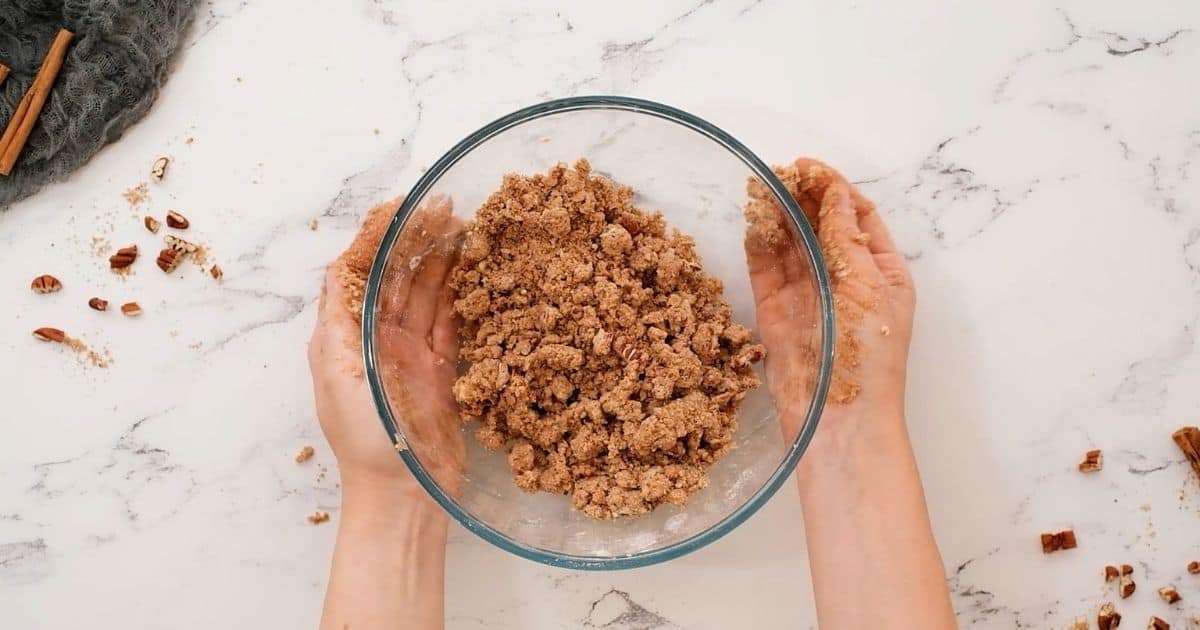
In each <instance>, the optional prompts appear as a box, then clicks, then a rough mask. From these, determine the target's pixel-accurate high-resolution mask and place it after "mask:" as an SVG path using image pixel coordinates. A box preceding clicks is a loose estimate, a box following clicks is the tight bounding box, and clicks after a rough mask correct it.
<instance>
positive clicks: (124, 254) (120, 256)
mask: <svg viewBox="0 0 1200 630" xmlns="http://www.w3.org/2000/svg"><path fill="white" fill-rule="evenodd" d="M137 256H138V248H137V245H130V246H129V247H122V248H121V249H118V250H117V253H115V254H113V255H112V256H109V257H108V266H109V267H111V268H112V269H124V268H126V267H128V266H129V265H132V264H133V261H135V260H137Z"/></svg>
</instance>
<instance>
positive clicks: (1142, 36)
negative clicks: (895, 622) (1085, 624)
mask: <svg viewBox="0 0 1200 630" xmlns="http://www.w3.org/2000/svg"><path fill="white" fill-rule="evenodd" d="M1198 67H1200V5H1196V4H1194V3H1190V4H1189V3H1178V2H1168V1H1167V0H1153V1H1150V2H1144V3H1127V2H1126V3H1122V2H1115V1H1113V2H1109V1H1105V2H1083V1H1082V0H1079V1H1075V0H1071V1H1064V2H1060V3H1057V4H1050V5H1048V4H1046V3H1043V2H1036V1H1034V0H1022V1H1018V2H1009V3H1004V4H1002V5H989V4H987V3H953V2H947V1H944V0H918V1H917V2H909V3H904V4H903V5H896V6H890V5H879V4H878V3H819V2H810V1H804V2H786V1H784V0H702V1H697V0H666V1H663V2H654V3H644V2H634V1H632V0H617V1H615V2H608V3H599V4H597V3H593V4H592V5H584V4H573V3H559V4H558V5H556V6H555V7H554V8H553V9H549V8H547V7H544V6H534V5H531V4H529V3H522V2H517V1H515V0H501V1H497V2H487V3H475V4H473V5H472V8H471V11H468V12H464V11H462V10H461V7H459V6H457V5H454V4H453V3H452V4H449V5H442V4H440V3H414V2H403V1H401V0H346V1H344V2H335V3H331V2H320V1H319V0H293V1H291V2H283V1H282V0H254V1H250V0H203V1H202V2H201V6H200V10H199V12H198V14H197V19H196V23H195V25H194V27H193V29H192V32H191V34H190V41H189V43H188V44H187V47H186V50H185V51H184V53H183V54H182V55H181V56H180V58H179V60H178V62H177V64H176V67H175V72H174V75H173V76H172V77H171V79H170V81H169V82H168V83H167V85H166V87H165V89H164V90H163V92H162V96H161V98H160V100H159V102H158V103H157V105H156V106H155V108H154V109H153V110H152V111H151V112H150V114H149V115H148V116H147V117H146V118H145V120H143V121H142V122H141V123H139V124H138V125H136V126H135V127H134V128H132V129H131V130H129V132H127V133H126V134H125V137H124V138H122V139H121V140H120V141H118V142H117V143H115V144H114V145H112V146H111V147H109V148H108V149H106V150H104V151H103V152H101V153H100V154H99V155H98V156H97V157H96V158H95V159H94V160H93V161H92V162H91V163H90V164H89V165H88V166H86V167H85V168H84V169H82V170H80V171H79V172H77V173H76V174H74V175H73V176H72V177H71V178H70V179H69V180H68V181H66V182H63V183H60V184H57V185H54V186H52V187H50V188H48V189H46V190H45V191H43V192H41V193H40V194H38V195H36V196H35V197H33V198H31V199H29V200H27V201H25V202H22V203H21V204H19V205H17V206H15V207H12V208H10V209H8V210H6V211H4V212H2V213H0V256H2V257H3V261H4V264H3V265H0V286H4V287H8V293H6V295H7V296H8V300H7V301H6V303H5V304H6V308H3V309H0V356H3V357H4V360H3V363H2V364H0V365H3V366H4V368H5V369H4V374H5V379H4V384H3V385H0V398H2V399H3V400H4V403H5V404H4V407H3V409H2V410H0V434H2V435H3V436H4V439H3V440H0V611H3V612H0V617H2V618H3V622H2V623H0V625H3V627H5V628H20V629H24V628H76V627H83V626H85V625H86V626H87V627H101V628H109V627H113V628H116V627H120V628H134V629H137V628H155V629H157V628H208V627H311V626H313V625H314V624H315V620H316V619H317V616H318V614H319V609H320V600H321V594H322V592H323V589H324V580H325V576H326V571H327V568H328V558H329V555H330V552H331V550H332V544H333V535H334V532H335V525H336V522H337V519H338V516H339V515H338V513H337V507H338V492H339V485H338V479H337V474H336V466H335V463H334V461H333V460H332V457H331V455H330V453H329V450H328V448H327V447H326V446H325V445H324V442H323V440H322V439H321V436H320V430H319V428H318V427H317V424H316V420H315V418H314V416H313V408H312V402H311V392H310V384H309V376H308V373H307V368H306V366H305V355H304V352H305V343H306V341H307V338H308V334H309V332H310V328H311V326H312V324H313V320H314V315H315V307H316V301H317V298H318V292H319V282H320V279H321V276H322V272H323V268H324V265H325V263H326V262H327V261H329V260H330V259H332V258H333V257H334V256H335V255H336V254H337V253H338V252H339V251H340V249H341V248H342V247H343V246H344V245H345V244H346V243H347V241H348V240H349V238H350V235H351V234H352V233H353V231H354V229H355V227H356V225H357V223H358V221H359V220H360V219H361V217H362V216H363V214H364V213H365V212H366V210H367V209H369V208H370V207H371V206H372V205H374V204H375V203H377V202H379V201H382V200H385V199H389V198H393V197H395V196H397V195H401V194H403V193H404V192H405V191H406V190H407V189H408V188H409V187H410V186H411V185H412V184H413V183H414V182H415V181H416V179H417V177H418V176H419V175H420V174H421V173H422V172H423V169H425V168H427V167H428V166H429V165H430V164H432V163H433V162H434V161H435V160H436V159H437V158H438V157H439V156H440V155H441V154H442V152H444V151H445V150H446V149H447V148H448V147H449V146H451V145H452V144H453V143H454V142H457V141H458V140H459V139H461V138H462V137H463V136H465V135H466V134H467V133H469V132H471V131H473V130H474V129H476V128H478V127H479V126H481V125H482V124H484V123H486V122H488V121H490V120H492V119H494V118H495V117H497V116H500V115H502V114H505V113H507V112H509V111H512V110H514V109H516V108H518V107H522V106H525V105H528V104H531V103H533V102H536V101H540V100H544V99H547V98H554V97H561V96H570V95H578V94H589V93H617V94H627V95H633V96H640V97H645V98H651V99H656V100H661V101H664V102H667V103H670V104H672V105H675V106H678V107H681V108H683V109H686V110H689V111H692V112H694V113H696V114H697V115H700V116H703V117H705V118H707V119H709V120H710V121H712V122H713V123H715V124H717V125H719V126H722V127H724V128H726V129H727V130H729V131H730V132H731V133H733V134H734V135H735V136H737V137H738V138H739V139H741V140H742V141H744V142H745V143H746V144H747V145H748V146H750V147H751V148H752V149H754V150H755V151H757V152H758V153H759V154H760V155H761V156H762V157H763V158H764V159H766V160H767V161H769V162H781V161H785V160H788V159H790V158H792V157H794V156H796V155H800V154H809V155H815V156H819V157H822V158H824V159H826V160H827V161H829V162H831V163H833V164H835V165H837V166H839V167H840V168H842V169H843V170H845V171H846V173H847V174H848V175H849V176H850V177H851V178H852V179H854V180H855V181H856V182H857V183H858V184H859V185H860V186H861V187H862V189H863V190H864V191H865V192H866V193H867V194H869V195H870V196H871V197H872V198H874V199H875V200H876V202H877V203H878V205H879V208H880V210H881V212H883V213H884V214H885V215H886V216H887V219H888V222H889V224H890V225H891V227H892V230H893V232H894V234H895V236H896V239H897V241H898V242H899V243H900V245H901V247H902V249H903V250H904V252H905V254H906V256H907V257H908V259H909V260H910V263H911V265H912V268H913V272H914V274H915V276H916V279H917V283H918V289H919V294H920V299H919V303H920V304H919V307H918V326H917V333H916V339H915V343H914V348H913V355H912V359H911V374H910V385H909V394H910V396H909V406H908V407H909V408H908V411H909V420H910V427H911V432H912V434H913V440H914V443H915V445H916V450H917V455H918V459H919V461H920V465H921V470H922V474H923V477H924V481H925V485H926V488H927V492H928V497H929V504H930V510H931V516H932V519H933V522H934V527H935V529H936V532H937V534H938V538H939V541H940V543H941V547H942V552H943V556H944V560H945V563H946V572H947V577H948V583H949V586H950V589H951V592H952V593H953V599H954V604H955V607H956V609H957V611H958V614H959V622H960V625H961V626H962V627H963V628H971V629H972V630H1009V629H1011V628H1036V629H1044V628H1065V627H1066V626H1067V624H1068V623H1069V621H1070V620H1072V619H1074V618H1075V617H1076V616H1080V615H1086V616H1089V617H1091V616H1094V614H1095V611H1096V608H1097V607H1098V606H1099V604H1100V603H1101V602H1102V601H1106V600H1110V599H1114V594H1113V593H1112V592H1111V590H1108V589H1106V587H1105V585H1104V583H1103V581H1102V580H1101V569H1102V567H1103V566H1104V565H1105V564H1110V563H1129V564H1132V565H1134V566H1135V567H1137V573H1138V575H1139V576H1140V577H1141V579H1140V580H1139V581H1138V583H1139V588H1138V590H1139V593H1138V595H1136V596H1135V597H1134V598H1131V599H1130V600H1124V601H1119V602H1118V608H1119V609H1120V610H1121V612H1122V614H1124V615H1126V619H1127V620H1129V623H1131V624H1133V625H1134V626H1136V627H1140V626H1139V625H1138V624H1141V623H1144V620H1145V619H1147V618H1148V617H1149V615H1151V614H1158V615H1160V616H1162V615H1166V617H1165V618H1167V620H1168V621H1170V622H1172V624H1179V625H1182V624H1183V620H1184V615H1185V613H1194V612H1197V611H1200V607H1198V605H1197V603H1196V602H1200V583H1198V582H1196V580H1195V579H1194V577H1192V576H1188V575H1186V573H1185V571H1184V566H1185V564H1186V561H1187V560H1188V559H1192V558H1196V559H1200V538H1198V537H1197V532H1198V531H1200V527H1198V524H1200V484H1197V483H1196V481H1195V480H1194V479H1192V478H1191V475H1190V470H1189V468H1188V466H1187V465H1186V464H1185V463H1184V462H1183V460H1182V457H1181V456H1180V455H1179V453H1178V452H1177V450H1175V448H1174V446H1173V445H1172V443H1171V441H1170V439H1169V434H1170V432H1171V431H1172V430H1173V429H1175V428H1177V427H1178V426H1181V425H1184V424H1197V423H1200V394H1198V393H1197V392H1198V391H1200V390H1197V388H1196V386H1195V383H1196V382H1197V379H1198V378H1200V354H1198V353H1197V352H1196V332H1195V331H1196V327H1197V325H1198V321H1200V245H1198V243H1200V206H1198V205H1197V201H1196V200H1197V199H1200V159H1198V157H1200V110H1198V109H1197V108H1196V107H1195V104H1196V103H1197V102H1198V101H1200V84H1198V83H1197V81H1196V78H1195V74H1196V72H1195V71H1196V68H1198ZM159 155H170V156H172V158H173V162H172V166H171V169H170V171H169V173H168V177H167V179H166V180H165V181H164V182H162V183H161V184H154V183H151V185H150V188H149V190H150V199H149V201H148V202H146V203H145V204H144V205H142V206H140V207H130V205H129V204H128V203H127V202H126V201H125V200H124V199H123V198H122V193H123V192H124V191H125V190H126V189H128V188H129V187H131V186H133V185H135V184H137V183H139V182H143V181H146V180H147V179H148V175H147V172H148V169H149V167H150V164H151V163H152V162H153V160H154V159H155V158H156V157H157V156H159ZM172 208H173V209H177V210H179V211H181V212H183V213H184V214H185V215H186V216H188V217H189V218H190V219H191V220H192V223H193V229H192V232H191V233H192V236H193V237H194V238H195V239H197V240H199V241H201V242H204V243H205V244H207V245H208V246H209V248H210V249H211V252H212V257H213V259H214V260H215V261H216V262H218V263H219V264H221V266H222V267H223V268H224V270H225V279H224V281H223V282H221V283H216V282H214V281H212V279H211V278H209V277H208V276H207V275H205V274H204V270H203V269H199V268H194V267H190V266H185V267H184V268H183V272H182V273H179V274H176V275H175V276H173V277H167V276H164V275H162V274H160V273H159V272H158V270H157V269H154V268H153V266H152V265H145V266H143V267H140V268H138V269H137V271H136V273H135V274H134V275H132V276H130V277H128V278H118V277H115V276H113V275H112V274H111V273H109V272H108V270H107V269H106V264H105V256H107V254H104V255H97V254H96V253H95V252H93V241H94V240H99V241H101V242H107V243H108V244H109V245H110V247H119V246H122V245H124V244H127V243H133V242H136V243H139V244H140V245H142V246H143V249H144V250H150V249H151V247H152V246H153V245H154V243H155V242H156V239H155V238H153V237H150V236H149V235H148V234H147V233H146V232H145V230H144V229H143V228H142V227H141V224H140V217H141V216H142V215H143V214H147V213H154V214H157V215H162V214H164V213H165V211H166V210H167V209H172ZM314 220H315V222H316V223H315V225H316V229H315V230H313V229H310V222H312V221H314ZM101 249H103V248H101ZM143 262H146V261H143ZM41 273H53V274H55V275H56V276H58V277H59V278H60V279H62V280H63V281H64V284H65V289H64V290H63V291H62V292H60V293H58V294H53V295H50V296H34V295H32V294H31V293H30V292H29V291H27V290H26V289H25V287H27V286H28V284H29V280H30V279H31V278H32V277H33V276H35V275H38V274H41ZM92 295H102V296H105V297H106V298H108V299H109V300H110V302H111V303H114V304H120V303H121V302H123V301H128V300H138V301H140V302H141V304H142V305H143V308H144V309H145V311H146V312H145V314H144V315H143V316H142V317H141V318H139V319H138V320H129V319H125V318H122V317H121V316H120V314H119V313H113V312H109V313H106V314H99V313H95V312H92V311H90V310H88V309H87V308H86V305H85V304H86V301H87V298H89V297H91V296H92ZM47 325H53V326H58V327H61V328H64V329H66V330H68V331H69V332H71V333H72V334H73V335H75V336H78V337H80V338H82V339H84V340H85V341H87V342H88V343H89V344H91V345H92V346H93V347H95V348H97V349H100V350H107V351H109V352H110V353H111V355H112V358H113V365H112V366H111V367H109V368H106V369H100V368H95V367H92V366H90V365H87V364H86V363H85V364H80V363H79V362H77V361H76V358H75V357H74V356H72V355H71V354H70V353H68V352H65V351H62V349H59V348H55V347H51V346H47V345H45V344H41V343H39V342H37V341H36V340H34V339H32V337H31V336H30V335H29V332H30V331H31V330H32V329H34V328H37V327H39V326H47ZM304 444H312V445H314V446H315V447H316V449H317V455H316V457H314V459H313V460H311V461H310V462H308V463H306V464H304V465H297V464H296V463H294V462H293V460H292V457H293V455H294V454H295V452H296V451H297V450H298V449H299V448H300V446H302V445H304ZM1090 448H1101V449H1103V450H1104V452H1105V469H1104V470H1103V471H1102V472H1101V473H1098V474H1095V475H1087V476H1085V475H1081V474H1079V473H1078V472H1077V471H1076V470H1075V464H1076V463H1077V462H1078V461H1079V459H1080V458H1081V457H1082V454H1083V452H1084V451H1086V450H1087V449H1090ZM315 510H322V511H329V512H330V513H331V514H332V515H333V522H332V523H330V524H326V525H322V526H312V525H310V524H309V523H308V522H307V521H305V518H304V517H305V516H306V515H307V514H310V513H312V512H313V511H315ZM1067 526H1071V527H1074V528H1075V530H1076V532H1077V534H1078V536H1079V541H1080V546H1079V548H1078V549H1076V550H1072V551H1070V552H1064V553H1058V554H1054V555H1052V556H1043V555H1042V553H1041V550H1040V547H1039V545H1038V542H1037V536H1038V534H1039V533H1040V532H1042V531H1048V530H1054V529H1058V528H1062V527H1067ZM448 574H449V578H448V581H447V626H448V627H449V628H451V629H456V630H457V629H471V628H489V629H505V628H514V629H515V628H521V629H523V630H524V629H542V628H546V629H558V628H568V629H576V628H605V629H609V630H635V629H636V630H652V629H655V630H657V629H666V628H672V629H673V628H687V629H710V628H711V629H724V628H732V627H737V628H765V629H774V628H801V629H803V628H815V627H816V619H815V615H814V613H813V608H812V602H811V597H810V596H809V595H808V594H809V593H810V592H811V584H810V578H809V575H808V569H807V561H806V552H805V549H804V545H803V527H802V525H801V522H800V509H799V506H798V505H797V501H796V498H795V495H794V493H793V492H792V491H791V489H790V488H787V487H785V489H784V490H783V491H781V492H780V493H779V495H778V496H777V497H776V498H775V499H773V500H772V501H771V502H770V503H769V504H768V505H767V506H766V507H764V509H763V510H762V511H761V512H760V513H759V514H758V515H756V516H755V517H754V518H752V519H751V520H750V521H749V522H747V523H746V524H745V525H743V526H742V527H741V528H739V529H738V530H737V531H735V532H733V533H732V534H730V535H729V536H727V537H726V538H724V539H723V540H721V541H718V542H717V543H715V544H713V545H711V546H710V547H708V548H706V549H703V550H701V551H699V552H696V553H694V554H691V555H689V556H686V557H684V558H681V559H678V560H676V561H673V562H671V563H669V564H666V565H659V566H655V567H650V568H646V569H640V570H635V571H626V572H620V573H603V574H595V573H575V572H569V571H563V570H558V569H551V568H547V567H543V566H540V565H536V564H533V563H530V562H526V561H523V560H520V559H517V558H515V557H512V556H509V555H507V554H505V553H503V552H500V551H498V550H496V549H494V548H491V547H490V546H488V545H487V544H486V543H484V542H483V541H481V540H479V539H478V538H476V537H475V536H473V535H471V534H469V533H467V532H466V531H464V530H462V529H461V528H458V527H454V528H453V529H452V531H451V536H450V543H449V555H448ZM1167 583H1173V584H1176V585H1177V586H1178V587H1179V589H1180V592H1181V593H1182V594H1183V596H1184V601H1183V602H1182V603H1181V605H1180V606H1179V607H1177V608H1176V609H1171V610H1167V609H1165V607H1163V606H1162V604H1161V602H1159V601H1158V599H1157V598H1156V597H1154V589H1155V588H1157V586H1160V585H1163V584H1167Z"/></svg>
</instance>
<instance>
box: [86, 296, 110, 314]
mask: <svg viewBox="0 0 1200 630" xmlns="http://www.w3.org/2000/svg"><path fill="white" fill-rule="evenodd" d="M88 306H90V307H92V310H95V311H107V310H108V300H104V299H101V298H98V297H94V298H92V299H90V300H88Z"/></svg>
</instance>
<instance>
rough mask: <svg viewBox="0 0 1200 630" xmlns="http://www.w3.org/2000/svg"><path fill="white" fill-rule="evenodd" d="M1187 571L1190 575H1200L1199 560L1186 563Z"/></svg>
mask: <svg viewBox="0 0 1200 630" xmlns="http://www.w3.org/2000/svg"><path fill="white" fill-rule="evenodd" d="M1187 569H1188V573H1191V574H1192V575H1200V560H1192V561H1191V562H1189V563H1188V567H1187Z"/></svg>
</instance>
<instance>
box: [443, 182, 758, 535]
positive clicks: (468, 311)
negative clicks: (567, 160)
mask: <svg viewBox="0 0 1200 630" xmlns="http://www.w3.org/2000/svg"><path fill="white" fill-rule="evenodd" d="M632 201H633V191H632V190H631V189H629V188H628V187H624V186H618V185H616V184H614V183H613V182H610V181H608V180H607V179H604V178H601V177H597V176H593V175H592V174H591V168H590V165H589V164H588V162H587V161H586V160H580V161H579V162H577V163H576V164H575V166H574V168H567V167H566V166H565V165H562V164H560V165H558V166H556V167H554V168H552V169H551V170H550V171H549V172H548V173H546V174H544V175H543V174H537V175H533V176H522V175H515V174H510V175H507V176H505V178H504V182H503V185H502V187H501V189H500V190H499V191H497V192H496V193H494V194H493V195H492V196H491V197H489V198H488V200H487V201H486V202H485V203H484V204H483V206H482V207H481V208H480V209H479V211H478V214H477V216H476V219H475V220H474V222H473V223H471V224H470V225H469V226H468V228H467V231H466V233H465V236H464V243H463V247H462V252H461V256H460V259H459V261H458V263H457V264H456V266H455V268H454V269H453V271H452V272H451V280H450V284H451V287H452V288H453V290H454V291H455V296H456V298H457V299H456V301H455V303H454V309H455V312H456V313H457V314H458V315H459V316H460V317H461V318H462V321H463V323H462V326H461V328H460V331H459V333H460V338H461V349H460V352H461V356H462V358H463V359H465V360H466V361H467V362H469V363H470V368H469V369H468V370H467V372H466V373H465V374H464V375H462V376H461V377H460V378H459V379H458V380H457V381H456V383H455V384H454V395H455V398H456V399H457V401H458V403H459V405H460V407H461V409H462V413H463V414H464V417H465V418H468V419H473V420H477V421H478V422H479V423H480V426H479V428H478V430H477V431H476V437H477V438H478V439H479V441H480V442H481V443H482V444H483V445H484V446H486V447H487V448H490V449H493V450H499V449H503V448H506V447H507V448H508V451H509V453H508V462H509V466H510V468H511V469H512V472H513V475H514V476H515V478H516V483H517V485H518V486H519V487H520V488H521V489H523V490H525V491H528V492H537V491H542V492H553V493H559V494H566V495H570V496H571V499H572V505H573V506H574V507H575V508H576V509H579V510H581V511H582V512H584V513H585V514H587V515H589V516H592V517H595V518H612V517H617V516H632V515H638V514H645V513H647V512H649V511H651V510H653V509H654V508H655V507H657V506H659V505H662V504H664V503H670V504H673V505H683V504H684V503H685V502H686V501H687V499H688V497H689V496H690V495H692V494H693V493H695V492H697V491H698V490H700V489H702V488H704V487H705V486H706V485H707V484H708V476H707V473H706V470H707V468H708V467H709V466H711V465H712V464H713V463H714V462H715V461H717V460H718V459H720V458H721V457H722V456H723V455H725V454H726V453H727V452H728V451H729V450H730V449H732V448H733V435H734V433H735V432H736V431H737V409H738V406H739V404H740V402H741V400H742V399H743V398H744V397H745V395H746V393H747V391H749V390H750V389H752V388H754V387H757V386H758V384H759V379H758V377H757V376H756V375H755V374H754V372H753V371H752V367H751V366H752V365H753V364H754V363H755V362H757V361H759V360H761V359H762V358H763V356H764V354H765V351H764V349H763V346H761V345H760V344H757V343H753V341H752V339H751V334H750V331H749V330H748V329H747V328H745V327H744V326H742V325H740V324H737V323H735V322H733V321H732V320H731V318H730V307H729V304H728V303H727V302H726V301H725V299H724V297H723V296H722V290H723V287H722V285H721V282H720V281H719V280H717V279H716V278H714V277H712V276H709V275H708V274H706V273H704V272H703V271H702V269H701V265H700V258H699V256H698V255H697V254H696V251H695V243H694V241H693V240H692V239H691V238H690V237H688V236H685V235H683V234H680V233H678V232H676V231H674V230H668V228H667V226H666V224H665V222H664V221H663V218H662V216H661V215H660V214H658V213H648V212H645V211H643V210H641V209H639V208H636V207H634V206H633V203H632Z"/></svg>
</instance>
